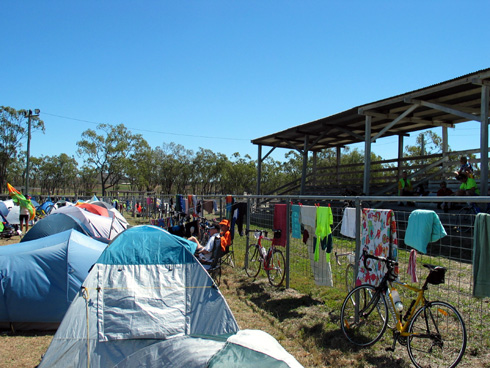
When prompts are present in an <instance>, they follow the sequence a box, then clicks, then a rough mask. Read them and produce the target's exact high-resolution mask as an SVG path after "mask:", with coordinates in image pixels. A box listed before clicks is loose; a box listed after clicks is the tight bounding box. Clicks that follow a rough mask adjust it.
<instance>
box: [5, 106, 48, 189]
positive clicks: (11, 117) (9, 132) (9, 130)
mask: <svg viewBox="0 0 490 368" xmlns="http://www.w3.org/2000/svg"><path fill="white" fill-rule="evenodd" d="M26 113H27V111H26V110H15V109H14V108H11V107H8V106H0V191H2V192H3V191H5V188H6V178H7V168H8V167H9V165H10V164H11V163H12V161H14V160H15V159H17V158H19V157H18V156H19V155H20V153H21V151H20V150H21V148H22V142H23V140H24V139H26V138H27V133H28V118H27V117H26ZM36 130H41V131H42V132H44V122H43V121H42V120H41V119H39V116H31V132H32V131H36Z"/></svg>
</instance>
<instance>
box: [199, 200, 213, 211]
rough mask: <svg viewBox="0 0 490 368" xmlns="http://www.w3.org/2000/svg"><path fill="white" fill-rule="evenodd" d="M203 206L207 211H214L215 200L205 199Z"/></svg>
mask: <svg viewBox="0 0 490 368" xmlns="http://www.w3.org/2000/svg"><path fill="white" fill-rule="evenodd" d="M202 208H204V211H206V212H207V213H211V212H213V208H214V206H213V201H204V203H203V204H202Z"/></svg>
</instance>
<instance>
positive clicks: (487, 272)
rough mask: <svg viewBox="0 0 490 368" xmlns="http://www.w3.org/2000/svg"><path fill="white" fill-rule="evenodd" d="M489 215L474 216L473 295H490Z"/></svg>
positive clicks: (479, 296)
mask: <svg viewBox="0 0 490 368" xmlns="http://www.w3.org/2000/svg"><path fill="white" fill-rule="evenodd" d="M489 264H490V215H488V214H486V213H479V214H478V215H476V218H475V236H474V237H473V296H476V297H478V298H484V297H490V267H488V265H489Z"/></svg>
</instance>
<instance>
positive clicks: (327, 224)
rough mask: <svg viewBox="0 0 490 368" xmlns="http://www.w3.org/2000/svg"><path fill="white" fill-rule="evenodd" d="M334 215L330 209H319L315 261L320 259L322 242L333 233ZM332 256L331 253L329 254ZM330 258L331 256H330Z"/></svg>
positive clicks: (317, 211)
mask: <svg viewBox="0 0 490 368" xmlns="http://www.w3.org/2000/svg"><path fill="white" fill-rule="evenodd" d="M332 224H333V215H332V209H331V208H330V207H320V206H318V207H317V210H316V230H315V235H316V236H317V242H316V247H315V261H318V260H319V258H320V242H321V241H322V240H323V239H324V238H325V237H327V236H328V235H329V234H330V233H331V232H332V228H331V226H332ZM328 254H330V253H328ZM328 257H329V258H330V256H328Z"/></svg>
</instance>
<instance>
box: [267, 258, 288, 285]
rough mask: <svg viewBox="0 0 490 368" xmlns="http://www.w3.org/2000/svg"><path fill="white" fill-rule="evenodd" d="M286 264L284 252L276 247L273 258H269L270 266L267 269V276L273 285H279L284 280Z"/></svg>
mask: <svg viewBox="0 0 490 368" xmlns="http://www.w3.org/2000/svg"><path fill="white" fill-rule="evenodd" d="M285 265H286V260H285V258H284V254H282V252H281V251H280V250H279V249H274V252H273V253H272V256H271V258H270V259H269V265H268V266H269V268H270V269H268V270H267V277H268V278H269V283H270V284H271V285H272V286H275V287H279V286H281V285H282V283H283V281H284V276H285V275H286V273H285V272H284V266H285Z"/></svg>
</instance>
